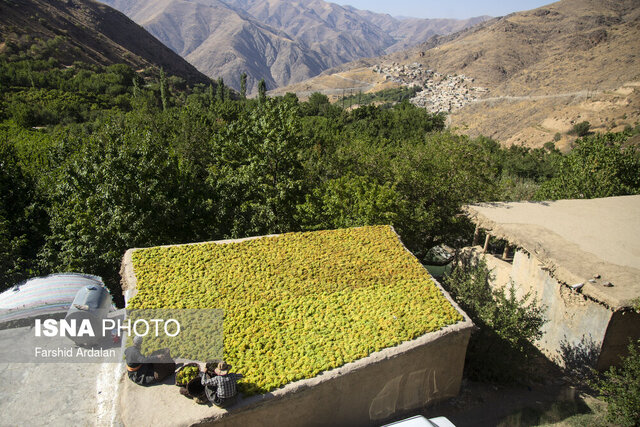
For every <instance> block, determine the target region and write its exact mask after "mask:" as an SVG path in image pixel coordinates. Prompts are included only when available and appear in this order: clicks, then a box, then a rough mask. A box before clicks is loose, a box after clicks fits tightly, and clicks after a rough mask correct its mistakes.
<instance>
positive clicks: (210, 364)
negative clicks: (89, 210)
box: [205, 361, 218, 375]
mask: <svg viewBox="0 0 640 427" xmlns="http://www.w3.org/2000/svg"><path fill="white" fill-rule="evenodd" d="M217 367H218V362H213V361H210V362H207V364H206V365H205V368H206V369H207V372H208V373H210V374H211V375H213V374H214V372H215V370H216V368H217Z"/></svg>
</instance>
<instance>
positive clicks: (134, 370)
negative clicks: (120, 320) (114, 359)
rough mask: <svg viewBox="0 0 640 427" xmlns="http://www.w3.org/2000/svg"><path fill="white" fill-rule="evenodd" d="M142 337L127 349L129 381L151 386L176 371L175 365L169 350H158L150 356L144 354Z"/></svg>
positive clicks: (137, 337)
mask: <svg viewBox="0 0 640 427" xmlns="http://www.w3.org/2000/svg"><path fill="white" fill-rule="evenodd" d="M141 348H142V337H140V336H135V337H134V338H133V346H131V347H127V348H126V349H125V351H124V357H125V361H126V365H127V375H128V376H129V379H130V380H131V381H133V382H134V383H136V384H139V385H149V384H153V383H156V382H158V381H162V380H163V379H164V378H166V377H167V376H168V375H170V374H171V373H172V372H173V371H174V370H175V363H174V362H173V360H172V359H171V356H170V355H169V351H168V349H165V350H158V351H156V352H153V353H152V354H150V355H149V356H145V355H143V354H142V352H141V351H140V349H141Z"/></svg>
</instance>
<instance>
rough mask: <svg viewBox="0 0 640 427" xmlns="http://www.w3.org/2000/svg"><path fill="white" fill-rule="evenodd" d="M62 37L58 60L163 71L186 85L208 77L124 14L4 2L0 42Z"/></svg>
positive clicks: (84, 4)
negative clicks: (119, 64)
mask: <svg viewBox="0 0 640 427" xmlns="http://www.w3.org/2000/svg"><path fill="white" fill-rule="evenodd" d="M56 36H58V37H59V39H61V40H60V41H61V42H60V44H59V45H58V47H57V48H56V52H55V55H56V56H57V59H59V60H60V61H62V62H63V63H66V64H72V63H73V62H74V61H84V62H88V63H93V64H100V65H111V64H115V63H125V64H128V65H130V66H132V67H134V68H143V67H149V66H157V67H162V68H164V70H165V71H166V72H167V73H168V74H172V75H176V76H180V77H183V78H184V79H185V80H187V81H188V82H190V83H195V82H207V81H209V79H208V78H207V77H206V76H204V75H203V74H202V73H200V72H199V71H198V70H196V69H195V68H194V67H193V66H192V65H191V64H189V63H188V62H187V61H185V60H184V59H183V58H181V57H180V56H179V55H177V54H176V53H175V52H173V51H172V50H171V49H169V48H167V47H166V46H165V45H163V44H162V43H160V42H159V41H158V40H157V39H156V38H155V37H153V36H152V35H151V34H149V33H148V32H147V31H146V30H145V29H144V28H142V27H140V26H139V25H138V24H136V23H135V22H133V21H132V20H131V19H129V18H127V16H125V15H124V14H122V13H120V12H118V11H117V10H114V9H112V8H110V7H108V6H105V5H104V4H102V3H98V2H96V1H93V0H3V1H2V2H0V37H1V39H2V43H3V44H5V43H12V42H25V41H26V40H28V39H30V40H33V39H36V38H41V39H44V40H49V39H53V38H55V37H56Z"/></svg>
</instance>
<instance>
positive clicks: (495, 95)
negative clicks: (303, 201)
mask: <svg viewBox="0 0 640 427" xmlns="http://www.w3.org/2000/svg"><path fill="white" fill-rule="evenodd" d="M639 41H640V2H638V1H637V0H615V1H614V0H604V1H601V0H562V1H559V2H556V3H552V4H549V5H547V6H544V7H541V8H538V9H535V10H531V11H526V12H518V13H514V14H511V15H509V16H505V17H502V18H497V19H494V20H491V21H487V22H484V23H482V24H480V25H478V26H476V27H473V28H471V29H467V30H464V31H462V32H460V33H458V34H455V35H449V36H444V37H435V38H433V39H431V40H430V41H429V42H427V43H424V44H422V45H419V46H416V47H414V48H411V49H408V50H405V51H402V52H396V53H393V54H390V55H386V56H383V57H379V58H370V59H364V60H359V61H355V62H353V63H350V64H345V65H342V66H340V67H337V68H335V69H334V70H330V71H328V72H326V73H324V74H325V75H323V76H322V77H321V78H319V79H317V80H315V81H316V82H317V84H315V83H314V80H310V81H307V82H303V83H300V84H298V85H297V87H298V88H303V90H304V91H306V92H309V91H313V90H316V89H320V90H331V88H329V87H327V83H328V82H329V81H330V79H328V76H327V74H331V73H339V75H340V79H341V80H340V81H341V82H343V81H345V79H346V80H348V79H350V78H351V75H350V74H357V75H358V76H359V77H358V78H357V79H354V80H358V81H367V82H368V83H369V87H370V88H369V90H370V91H371V90H376V88H377V87H384V85H388V84H389V79H388V77H387V76H385V75H384V74H380V73H376V72H375V71H374V67H377V68H378V69H380V68H389V67H390V68H398V67H402V66H403V65H409V64H420V65H421V67H422V69H430V70H434V71H436V72H438V73H440V74H443V75H446V74H456V75H462V74H464V75H466V76H468V77H470V78H473V79H474V85H476V86H480V87H484V88H488V89H489V91H488V92H487V93H486V94H484V95H483V98H488V99H485V100H480V101H479V102H478V101H476V102H470V103H468V104H467V105H466V106H464V107H463V108H461V109H459V110H455V111H453V112H452V113H451V114H450V121H451V124H452V125H453V126H455V127H458V128H460V129H461V130H462V131H463V132H465V133H469V134H471V135H478V134H483V135H488V136H491V137H494V138H496V139H498V140H500V141H502V142H504V143H517V144H525V145H531V146H539V145H542V144H543V143H544V142H547V141H550V140H551V139H552V138H553V137H554V136H555V134H556V133H558V132H560V133H561V134H563V132H566V130H567V129H568V128H570V127H571V126H572V124H574V123H577V122H579V121H583V120H589V121H591V122H592V123H593V124H594V125H597V126H599V127H600V129H602V130H605V129H616V128H619V127H620V125H621V124H630V125H633V124H634V120H640V117H639V116H640V112H639V111H638V110H637V109H635V110H634V106H637V105H638V104H637V102H638V101H637V98H638V97H637V94H636V92H637V91H638V90H639V89H640V88H639V87H638V86H637V84H636V82H639V81H640V49H639V47H640V42H639ZM364 70H368V72H369V73H370V74H371V76H372V77H371V78H366V77H364V76H363V72H364ZM376 79H377V80H376ZM372 80H375V81H376V82H377V83H376V84H373V85H371V81H372ZM353 87H354V88H355V90H360V89H361V88H363V87H366V86H364V85H362V84H358V83H354V84H353ZM342 88H344V89H345V90H346V91H347V93H348V92H349V88H348V87H347V88H345V87H344V86H342ZM281 90H283V91H284V90H291V88H282V89H281ZM607 106H609V107H610V108H609V107H607ZM634 117H635V119H634ZM552 123H555V124H557V125H553V126H552V125H551V124H552ZM562 138H563V140H567V138H565V137H564V136H563V137H562Z"/></svg>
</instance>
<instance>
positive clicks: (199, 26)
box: [104, 0, 326, 92]
mask: <svg viewBox="0 0 640 427" xmlns="http://www.w3.org/2000/svg"><path fill="white" fill-rule="evenodd" d="M104 1H105V3H108V4H112V5H113V6H114V7H115V8H117V9H119V10H121V11H122V12H124V13H126V14H127V15H128V16H130V17H131V18H132V19H134V20H135V21H136V22H138V23H139V24H140V25H142V26H144V27H145V28H146V29H147V30H149V32H151V33H152V34H154V35H155V36H156V37H158V39H159V40H161V41H162V42H163V43H164V44H166V45H167V46H169V47H170V48H171V49H173V50H174V51H175V52H177V53H179V54H180V55H181V56H182V57H184V58H185V59H187V60H188V61H189V62H190V63H191V64H193V65H194V66H195V67H196V68H198V69H199V70H201V71H202V72H204V73H205V74H207V75H208V76H210V77H212V78H219V77H222V78H223V79H224V82H225V84H227V85H230V86H233V87H235V88H240V74H241V73H242V72H246V73H247V74H248V76H249V78H248V88H247V90H248V91H249V92H251V91H252V90H255V89H257V85H258V82H259V80H260V79H261V78H264V79H265V81H266V83H267V87H269V88H273V87H276V86H278V85H281V84H283V83H284V82H288V81H290V80H291V79H296V80H303V79H305V78H309V77H311V76H313V75H315V74H317V73H319V72H320V71H321V70H322V69H324V68H326V67H324V65H323V63H322V61H321V59H320V57H319V55H317V54H315V53H313V52H311V51H309V50H308V49H306V48H305V47H304V46H303V45H301V44H300V43H298V42H297V41H295V40H293V39H292V38H291V37H289V36H288V35H287V34H285V33H283V32H282V31H279V30H277V29H274V28H271V27H269V26H268V25H265V24H262V23H260V22H258V21H257V20H255V19H253V18H251V17H250V16H248V15H246V14H244V13H242V12H239V11H237V10H234V9H233V8H231V7H229V6H228V5H227V4H225V3H223V2H221V1H218V0H196V1H187V0H140V1H138V0H104Z"/></svg>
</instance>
